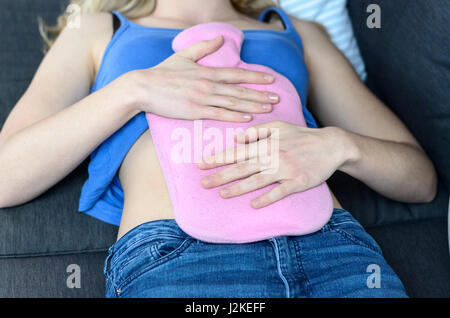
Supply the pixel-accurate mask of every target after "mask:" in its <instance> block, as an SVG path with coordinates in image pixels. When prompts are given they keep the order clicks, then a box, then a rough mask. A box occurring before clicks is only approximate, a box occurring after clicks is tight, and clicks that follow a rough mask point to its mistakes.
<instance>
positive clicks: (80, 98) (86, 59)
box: [0, 14, 133, 207]
mask: <svg viewBox="0 0 450 318" xmlns="http://www.w3.org/2000/svg"><path fill="white" fill-rule="evenodd" d="M105 28H106V29H107V30H105ZM109 29H112V24H111V16H110V15H108V14H95V15H89V16H83V17H82V20H81V28H79V29H69V28H66V29H64V30H63V32H62V33H61V35H60V36H59V37H58V39H57V41H56V42H55V44H54V45H53V47H52V48H51V50H50V51H49V52H48V54H47V55H46V56H45V58H44V60H43V61H42V63H41V65H40V67H39V69H38V71H37V73H36V74H35V76H34V78H33V80H32V82H31V84H30V86H29V87H28V89H27V90H26V92H25V93H24V95H23V96H22V98H21V99H20V100H19V101H18V103H17V105H16V106H15V107H14V109H13V110H12V112H11V114H10V115H9V117H8V119H7V120H6V122H5V124H4V126H3V129H2V131H1V134H0V175H1V178H0V207H6V206H12V205H16V204H20V203H24V202H26V201H28V200H30V199H32V198H34V197H36V196H38V195H39V194H41V193H42V192H44V191H45V190H47V189H48V188H50V187H51V186H52V185H54V184H55V183H57V182H58V181H59V180H61V179H62V178H63V177H64V176H66V175H67V174H68V173H69V172H70V171H72V170H73V169H74V168H75V167H76V166H77V165H78V164H79V163H80V162H82V161H83V160H84V159H85V158H86V157H87V156H88V155H89V153H90V152H91V151H92V150H93V149H94V148H95V147H96V146H97V145H98V144H99V143H100V142H101V141H102V140H104V139H105V138H106V137H107V136H109V135H110V134H111V133H112V132H114V131H115V130H116V129H118V128H119V127H120V126H121V125H123V124H124V123H125V122H126V121H127V120H128V119H130V118H131V116H132V115H133V112H132V111H131V110H132V108H131V106H132V105H131V99H130V98H128V97H127V95H122V94H120V91H118V90H116V89H115V87H114V85H111V86H110V87H108V88H106V89H104V90H102V91H99V92H97V93H95V94H92V95H90V96H88V97H86V96H87V95H88V93H89V88H90V85H91V83H92V80H93V74H94V60H93V56H92V48H93V47H94V42H96V41H98V40H99V39H100V38H101V37H104V35H105V32H106V36H108V34H109V37H110V36H111V33H112V31H109V32H108V30H109Z"/></svg>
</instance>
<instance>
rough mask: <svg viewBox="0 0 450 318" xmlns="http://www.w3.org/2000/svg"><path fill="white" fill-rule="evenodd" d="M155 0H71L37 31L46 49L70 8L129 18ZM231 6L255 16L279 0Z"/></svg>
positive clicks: (236, 0)
mask: <svg viewBox="0 0 450 318" xmlns="http://www.w3.org/2000/svg"><path fill="white" fill-rule="evenodd" d="M156 1H157V0H71V1H70V4H69V5H68V7H67V9H66V10H65V12H64V13H63V14H61V15H60V16H59V17H58V19H57V23H56V25H53V26H50V25H47V24H45V23H44V21H42V19H39V32H40V34H41V36H42V38H43V40H44V42H45V48H44V51H47V50H48V49H49V48H50V47H51V46H52V44H53V42H54V41H55V39H56V38H57V37H58V35H59V34H60V33H61V31H62V29H64V27H65V26H66V25H67V21H68V16H69V14H70V11H71V8H72V9H73V8H77V10H79V13H81V14H83V13H95V12H112V11H118V12H120V13H122V14H123V15H125V16H126V17H127V18H129V19H138V18H141V17H145V16H148V15H150V14H151V13H152V12H153V10H154V9H155V7H156ZM230 1H231V3H232V5H233V7H234V8H235V9H236V10H237V11H238V12H240V13H243V14H245V15H247V16H250V17H256V16H257V15H258V14H259V13H261V12H262V11H263V10H264V9H266V8H268V7H273V6H277V5H278V3H279V0H276V1H275V0H230Z"/></svg>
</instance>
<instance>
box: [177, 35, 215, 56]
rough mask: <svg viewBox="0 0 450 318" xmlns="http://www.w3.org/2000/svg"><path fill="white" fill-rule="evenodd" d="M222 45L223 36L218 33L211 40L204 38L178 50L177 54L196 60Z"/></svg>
mask: <svg viewBox="0 0 450 318" xmlns="http://www.w3.org/2000/svg"><path fill="white" fill-rule="evenodd" d="M222 45H223V36H222V35H219V36H217V37H215V38H214V39H212V40H204V41H200V42H198V43H195V44H194V45H191V46H190V47H187V48H185V49H184V50H181V51H179V52H178V53H177V54H178V55H179V56H182V57H186V58H188V59H190V60H192V61H194V62H197V61H198V60H200V59H201V58H203V57H205V56H206V55H209V54H211V53H214V52H215V51H217V50H218V49H219V48H220V47H221V46H222Z"/></svg>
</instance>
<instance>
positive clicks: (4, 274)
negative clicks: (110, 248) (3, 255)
mask: <svg viewBox="0 0 450 318" xmlns="http://www.w3.org/2000/svg"><path fill="white" fill-rule="evenodd" d="M105 258H106V253H105V252H97V253H80V254H70V255H60V256H40V257H20V258H8V259H0V281H1V282H2V283H1V284H0V297H1V298H17V297H20V298H24V297H26V298H29V297H31V298H36V297H39V298H47V297H52V298H55V297H64V298H67V297H76V298H80V297H86V298H87V297H89V298H91V297H98V298H100V297H104V296H105V277H104V275H103V264H104V261H105ZM72 264H74V265H78V266H79V267H78V269H79V273H80V275H79V276H78V277H79V281H78V282H79V283H80V285H75V286H74V285H71V284H69V286H68V285H67V281H68V280H69V283H72V284H73V283H75V282H77V281H75V280H74V279H75V277H74V276H73V275H72V274H75V272H74V269H73V267H69V266H70V265H72ZM68 271H69V272H68ZM71 275H72V276H71ZM78 287H79V288H78Z"/></svg>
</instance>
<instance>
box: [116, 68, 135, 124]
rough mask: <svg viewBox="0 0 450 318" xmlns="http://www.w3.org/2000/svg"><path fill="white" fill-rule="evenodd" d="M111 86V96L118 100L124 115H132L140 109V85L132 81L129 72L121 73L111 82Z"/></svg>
mask: <svg viewBox="0 0 450 318" xmlns="http://www.w3.org/2000/svg"><path fill="white" fill-rule="evenodd" d="M112 84H114V85H112V86H111V91H112V96H113V98H114V100H115V101H118V105H119V107H120V111H122V112H124V113H125V114H126V115H128V116H130V118H131V117H134V116H135V115H137V114H138V113H140V112H141V111H142V109H141V108H140V106H141V105H142V92H141V89H140V87H139V86H140V85H138V83H136V82H135V81H134V77H133V76H130V75H129V73H127V74H125V75H122V76H121V77H119V78H118V79H117V81H115V82H113V83H112Z"/></svg>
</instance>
